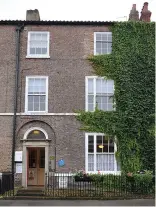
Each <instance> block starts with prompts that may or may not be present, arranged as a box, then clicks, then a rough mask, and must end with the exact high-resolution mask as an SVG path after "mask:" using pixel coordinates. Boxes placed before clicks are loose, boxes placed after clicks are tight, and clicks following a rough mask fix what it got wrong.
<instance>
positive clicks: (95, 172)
mask: <svg viewBox="0 0 156 207" xmlns="http://www.w3.org/2000/svg"><path fill="white" fill-rule="evenodd" d="M87 173H88V174H98V171H87ZM100 174H102V175H104V174H114V175H120V174H121V171H100Z"/></svg>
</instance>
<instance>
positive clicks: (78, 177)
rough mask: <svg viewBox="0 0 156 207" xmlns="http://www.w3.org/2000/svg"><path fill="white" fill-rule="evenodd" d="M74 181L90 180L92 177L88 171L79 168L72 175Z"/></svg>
mask: <svg viewBox="0 0 156 207" xmlns="http://www.w3.org/2000/svg"><path fill="white" fill-rule="evenodd" d="M74 179H75V182H91V181H92V178H91V177H90V176H89V174H88V173H85V171H83V170H79V171H78V172H76V173H75V175H74Z"/></svg>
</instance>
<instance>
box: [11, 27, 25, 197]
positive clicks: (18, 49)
mask: <svg viewBox="0 0 156 207" xmlns="http://www.w3.org/2000/svg"><path fill="white" fill-rule="evenodd" d="M23 28H24V25H20V26H19V25H18V26H17V27H16V72H15V90H14V115H13V139H12V190H13V194H14V173H15V172H14V171H15V167H14V163H15V144H16V124H17V120H16V119H17V115H16V113H17V100H18V83H19V59H20V33H21V31H22V30H23Z"/></svg>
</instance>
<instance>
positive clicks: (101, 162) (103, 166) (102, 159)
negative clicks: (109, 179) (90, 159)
mask: <svg viewBox="0 0 156 207" xmlns="http://www.w3.org/2000/svg"><path fill="white" fill-rule="evenodd" d="M108 156H109V155H106V154H105V155H104V154H101V155H100V154H97V155H96V170H100V171H108Z"/></svg>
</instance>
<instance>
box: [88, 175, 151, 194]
mask: <svg viewBox="0 0 156 207" xmlns="http://www.w3.org/2000/svg"><path fill="white" fill-rule="evenodd" d="M90 177H91V178H92V180H93V182H94V185H95V186H96V187H100V188H103V189H106V190H109V191H112V190H115V189H118V190H120V191H121V190H126V191H127V192H133V193H138V194H146V193H153V192H154V183H153V182H152V178H153V176H152V175H150V174H132V176H128V175H126V174H121V175H112V174H108V175H106V174H103V175H102V174H92V175H90Z"/></svg>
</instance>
